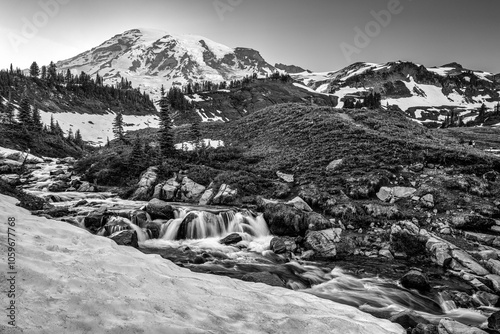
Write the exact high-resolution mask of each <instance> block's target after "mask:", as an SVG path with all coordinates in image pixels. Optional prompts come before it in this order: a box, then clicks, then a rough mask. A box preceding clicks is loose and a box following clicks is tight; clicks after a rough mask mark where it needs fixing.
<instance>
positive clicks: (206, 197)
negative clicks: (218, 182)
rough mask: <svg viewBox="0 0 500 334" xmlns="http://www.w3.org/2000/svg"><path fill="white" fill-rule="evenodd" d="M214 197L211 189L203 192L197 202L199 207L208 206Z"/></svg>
mask: <svg viewBox="0 0 500 334" xmlns="http://www.w3.org/2000/svg"><path fill="white" fill-rule="evenodd" d="M213 197H214V190H213V189H212V188H210V189H207V190H205V192H204V193H203V195H201V198H200V201H199V202H198V204H199V205H208V204H210V201H211V200H212V198H213Z"/></svg>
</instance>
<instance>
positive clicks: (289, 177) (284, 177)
mask: <svg viewBox="0 0 500 334" xmlns="http://www.w3.org/2000/svg"><path fill="white" fill-rule="evenodd" d="M276 176H277V177H279V178H280V179H282V180H283V181H285V182H288V183H293V182H295V179H294V177H293V175H292V174H285V173H282V172H279V171H278V172H276Z"/></svg>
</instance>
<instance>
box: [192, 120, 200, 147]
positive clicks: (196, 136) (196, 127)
mask: <svg viewBox="0 0 500 334" xmlns="http://www.w3.org/2000/svg"><path fill="white" fill-rule="evenodd" d="M191 139H192V140H193V142H194V145H195V148H196V149H198V148H199V146H200V142H201V132H200V122H199V121H198V120H196V121H194V122H193V124H191Z"/></svg>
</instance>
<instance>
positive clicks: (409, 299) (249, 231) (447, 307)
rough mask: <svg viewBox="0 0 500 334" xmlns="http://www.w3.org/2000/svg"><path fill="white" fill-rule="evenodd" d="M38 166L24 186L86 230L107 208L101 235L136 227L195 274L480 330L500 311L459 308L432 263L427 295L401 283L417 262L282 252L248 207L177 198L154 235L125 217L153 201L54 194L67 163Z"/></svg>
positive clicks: (146, 246)
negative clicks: (261, 279) (251, 279)
mask: <svg viewBox="0 0 500 334" xmlns="http://www.w3.org/2000/svg"><path fill="white" fill-rule="evenodd" d="M37 168H38V169H36V170H35V171H34V172H33V173H32V174H31V175H32V176H31V177H30V178H29V179H28V180H27V182H26V183H25V185H24V186H23V188H24V189H25V190H26V191H28V192H30V193H32V194H34V195H37V196H40V197H43V198H46V199H47V200H49V201H51V202H52V204H53V205H54V206H55V207H68V208H71V211H72V217H71V219H73V221H74V222H76V223H77V224H78V225H79V226H80V227H83V220H84V218H85V216H86V215H87V214H88V213H89V212H93V211H96V210H98V209H99V208H102V207H106V208H107V209H108V212H115V213H116V214H117V216H119V217H118V218H115V221H113V222H112V223H110V221H108V224H109V225H108V227H107V230H106V229H105V228H103V229H101V230H100V231H99V233H98V234H100V235H105V234H110V233H112V232H116V231H120V230H125V229H133V230H135V231H136V232H137V236H138V241H139V246H140V250H141V251H142V252H144V253H149V254H159V255H161V256H162V257H164V258H165V259H168V260H170V261H172V262H174V263H176V264H177V265H179V266H182V267H184V268H188V269H190V270H192V271H195V272H201V273H209V274H215V275H224V276H229V277H232V278H236V279H245V277H246V276H248V275H255V274H265V275H266V276H265V277H267V278H268V279H271V278H273V279H274V280H275V281H276V278H278V279H279V281H277V282H281V283H282V284H283V286H284V287H286V288H289V289H293V290H297V291H303V292H306V293H310V294H313V295H315V296H317V297H319V298H324V299H329V300H332V301H334V302H337V303H342V304H346V305H351V306H354V307H356V308H358V309H360V310H362V311H364V312H367V313H370V314H372V315H374V316H377V317H381V318H390V317H391V316H393V315H395V314H397V313H400V312H402V311H408V310H412V311H414V312H415V313H416V314H418V315H419V316H421V317H423V318H425V319H426V320H428V321H429V322H431V323H434V324H437V323H438V322H439V320H440V319H442V318H444V317H448V318H452V319H454V320H457V321H459V322H462V323H464V324H468V325H472V326H476V327H480V326H481V325H482V324H484V323H485V322H486V319H487V317H488V316H489V315H490V314H491V313H493V312H494V311H495V310H498V309H496V308H494V307H492V306H491V305H482V306H481V303H480V302H478V305H480V306H479V307H477V308H476V309H466V308H459V307H457V306H456V305H455V303H454V302H453V301H451V300H450V299H449V298H448V297H447V293H446V291H447V290H449V289H450V287H451V289H453V290H454V291H464V292H465V291H467V290H470V287H469V286H467V285H466V284H465V283H463V282H461V281H460V280H458V279H453V278H446V279H444V278H443V276H444V273H443V271H442V269H440V268H426V271H428V272H430V273H431V274H432V273H435V274H436V275H431V281H432V285H433V286H434V289H433V290H431V291H430V292H428V293H425V294H424V293H420V292H418V291H416V290H409V289H406V288H404V287H402V286H401V285H400V284H399V282H398V280H399V278H401V276H403V275H404V273H405V272H407V271H408V270H409V269H410V268H411V266H412V263H407V262H401V261H388V260H380V259H371V258H366V257H354V256H353V257H352V258H347V259H341V260H339V261H334V262H308V261H302V260H300V259H298V258H293V257H292V258H286V257H285V256H283V255H276V254H275V253H274V252H272V251H271V250H270V241H271V240H272V238H273V236H272V235H271V234H270V232H269V229H268V227H267V224H266V222H265V220H264V218H263V217H262V215H261V214H259V213H255V212H251V211H249V210H239V209H237V208H229V207H201V206H196V205H188V204H182V203H173V204H172V206H174V208H175V217H174V219H169V220H161V219H151V217H148V224H154V225H155V226H157V227H158V229H157V231H158V232H157V233H158V235H153V234H152V233H151V231H149V230H147V229H145V228H144V226H142V227H141V226H139V225H136V224H134V223H133V222H132V220H130V219H127V218H124V214H123V213H124V212H125V213H127V212H131V211H134V210H140V209H141V208H143V207H144V206H145V205H146V204H147V202H140V201H128V200H122V199H120V198H118V197H116V196H115V195H113V194H112V193H106V192H104V193H79V192H49V191H47V188H46V187H47V185H48V184H49V183H50V181H51V180H52V178H53V176H52V175H50V172H51V171H54V170H55V169H56V168H58V169H61V168H62V169H65V168H66V169H67V168H68V166H67V165H61V164H56V161H55V160H52V161H46V162H44V163H40V164H38V165H37ZM82 200H85V202H82ZM82 203H84V204H82ZM148 226H149V225H148ZM235 233H236V234H237V235H239V236H240V237H241V241H238V242H236V243H234V244H231V245H223V244H221V243H220V242H219V241H220V240H221V239H222V238H224V237H226V236H228V235H230V234H235ZM271 281H272V279H271ZM278 285H279V284H278ZM474 298H476V296H475V295H474V296H473V299H474ZM476 299H477V298H476Z"/></svg>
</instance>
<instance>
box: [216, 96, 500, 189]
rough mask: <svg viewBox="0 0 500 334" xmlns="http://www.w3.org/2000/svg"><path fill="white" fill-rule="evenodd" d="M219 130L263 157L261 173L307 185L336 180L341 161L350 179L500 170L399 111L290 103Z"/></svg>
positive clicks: (496, 162) (225, 137)
mask: <svg viewBox="0 0 500 334" xmlns="http://www.w3.org/2000/svg"><path fill="white" fill-rule="evenodd" d="M213 128H214V129H212V130H213V132H214V135H215V137H217V138H216V139H223V140H225V141H226V143H227V144H228V145H232V146H239V147H242V148H244V149H245V154H246V155H249V156H256V157H258V158H259V160H260V161H259V162H258V163H257V164H256V166H255V167H256V168H258V169H263V170H270V171H276V170H281V171H284V172H292V173H295V174H296V175H298V176H299V177H300V178H302V179H304V181H306V180H307V181H318V180H323V181H326V182H323V183H330V182H329V179H331V178H332V177H333V178H335V175H332V174H331V173H326V171H325V168H326V166H327V165H328V164H329V163H330V162H331V161H332V160H335V159H341V158H343V159H344V164H343V166H342V167H341V169H340V172H341V173H348V174H350V175H356V174H365V173H367V172H371V171H375V170H377V169H380V168H386V167H388V168H394V167H395V166H397V165H407V164H412V163H416V162H428V163H439V164H443V165H451V164H453V165H458V166H462V169H463V170H462V171H463V172H472V170H471V169H470V168H469V167H471V166H475V167H474V172H479V173H481V172H485V171H487V170H489V169H492V168H497V169H498V167H499V166H500V159H498V158H495V157H492V156H487V155H485V154H484V153H482V152H481V151H479V150H470V149H468V148H466V147H464V146H463V145H460V144H459V142H458V139H457V138H454V137H452V136H449V135H448V134H447V133H446V132H442V131H438V130H429V129H425V128H424V127H422V126H420V125H418V124H416V123H414V122H412V121H410V120H408V119H406V118H405V117H404V116H403V115H402V114H400V113H398V112H386V111H381V110H380V111H345V110H339V109H332V108H325V107H311V106H306V105H299V104H284V105H277V106H273V107H269V108H266V109H263V110H261V111H258V112H256V113H254V114H252V115H249V116H247V117H245V118H243V119H241V120H238V121H236V122H233V123H231V124H228V125H227V126H225V127H224V128H218V129H217V128H216V127H213ZM478 165H480V166H482V167H481V168H477V167H478ZM330 181H333V180H330Z"/></svg>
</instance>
